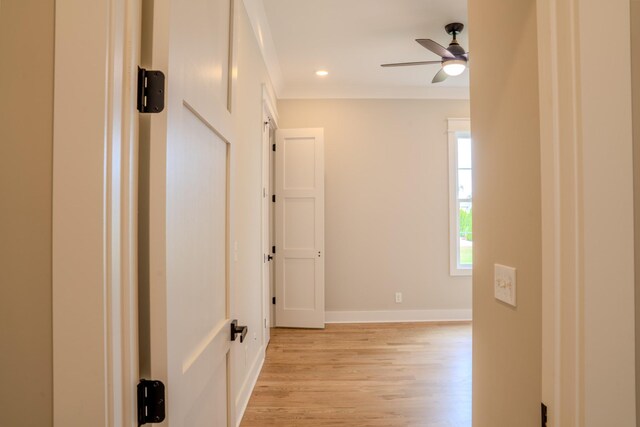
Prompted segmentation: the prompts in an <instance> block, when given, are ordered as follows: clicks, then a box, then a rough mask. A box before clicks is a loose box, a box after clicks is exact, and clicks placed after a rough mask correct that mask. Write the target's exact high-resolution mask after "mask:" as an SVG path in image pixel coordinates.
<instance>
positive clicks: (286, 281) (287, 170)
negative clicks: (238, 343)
mask: <svg viewBox="0 0 640 427" xmlns="http://www.w3.org/2000/svg"><path fill="white" fill-rule="evenodd" d="M276 135H277V136H276V162H275V169H276V191H275V192H276V226H275V229H276V254H275V260H276V319H275V320H276V326H283V327H297V328H324V132H323V129H278V130H277V131H276Z"/></svg>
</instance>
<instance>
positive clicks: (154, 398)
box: [138, 379, 165, 426]
mask: <svg viewBox="0 0 640 427" xmlns="http://www.w3.org/2000/svg"><path fill="white" fill-rule="evenodd" d="M164 403H165V398H164V384H162V381H156V380H145V379H142V380H140V383H138V426H141V425H143V424H148V423H161V422H162V421H164V417H165V404H164Z"/></svg>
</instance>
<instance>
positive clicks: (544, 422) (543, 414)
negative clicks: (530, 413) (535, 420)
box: [540, 403, 547, 427]
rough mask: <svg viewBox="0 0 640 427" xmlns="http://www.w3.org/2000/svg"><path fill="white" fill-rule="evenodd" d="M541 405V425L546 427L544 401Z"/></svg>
mask: <svg viewBox="0 0 640 427" xmlns="http://www.w3.org/2000/svg"><path fill="white" fill-rule="evenodd" d="M541 405H542V406H541V407H540V411H541V413H540V415H541V419H542V427H547V405H545V404H544V403H542V404H541Z"/></svg>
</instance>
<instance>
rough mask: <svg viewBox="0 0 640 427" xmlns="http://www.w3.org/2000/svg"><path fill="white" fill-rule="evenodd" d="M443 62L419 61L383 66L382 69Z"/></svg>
mask: <svg viewBox="0 0 640 427" xmlns="http://www.w3.org/2000/svg"><path fill="white" fill-rule="evenodd" d="M441 63H442V61H418V62H396V63H394V64H382V65H380V66H381V67H409V66H412V65H428V64H441Z"/></svg>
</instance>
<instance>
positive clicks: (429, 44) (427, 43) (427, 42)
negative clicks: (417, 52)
mask: <svg viewBox="0 0 640 427" xmlns="http://www.w3.org/2000/svg"><path fill="white" fill-rule="evenodd" d="M416 41H417V42H418V43H420V44H421V45H422V47H424V48H426V49H429V50H430V51H431V52H433V53H435V54H436V55H438V56H440V57H441V58H448V59H455V55H454V54H453V53H451V52H449V51H448V50H447V49H446V48H445V47H444V46H442V45H441V44H438V43H436V42H434V41H433V40H431V39H416Z"/></svg>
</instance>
